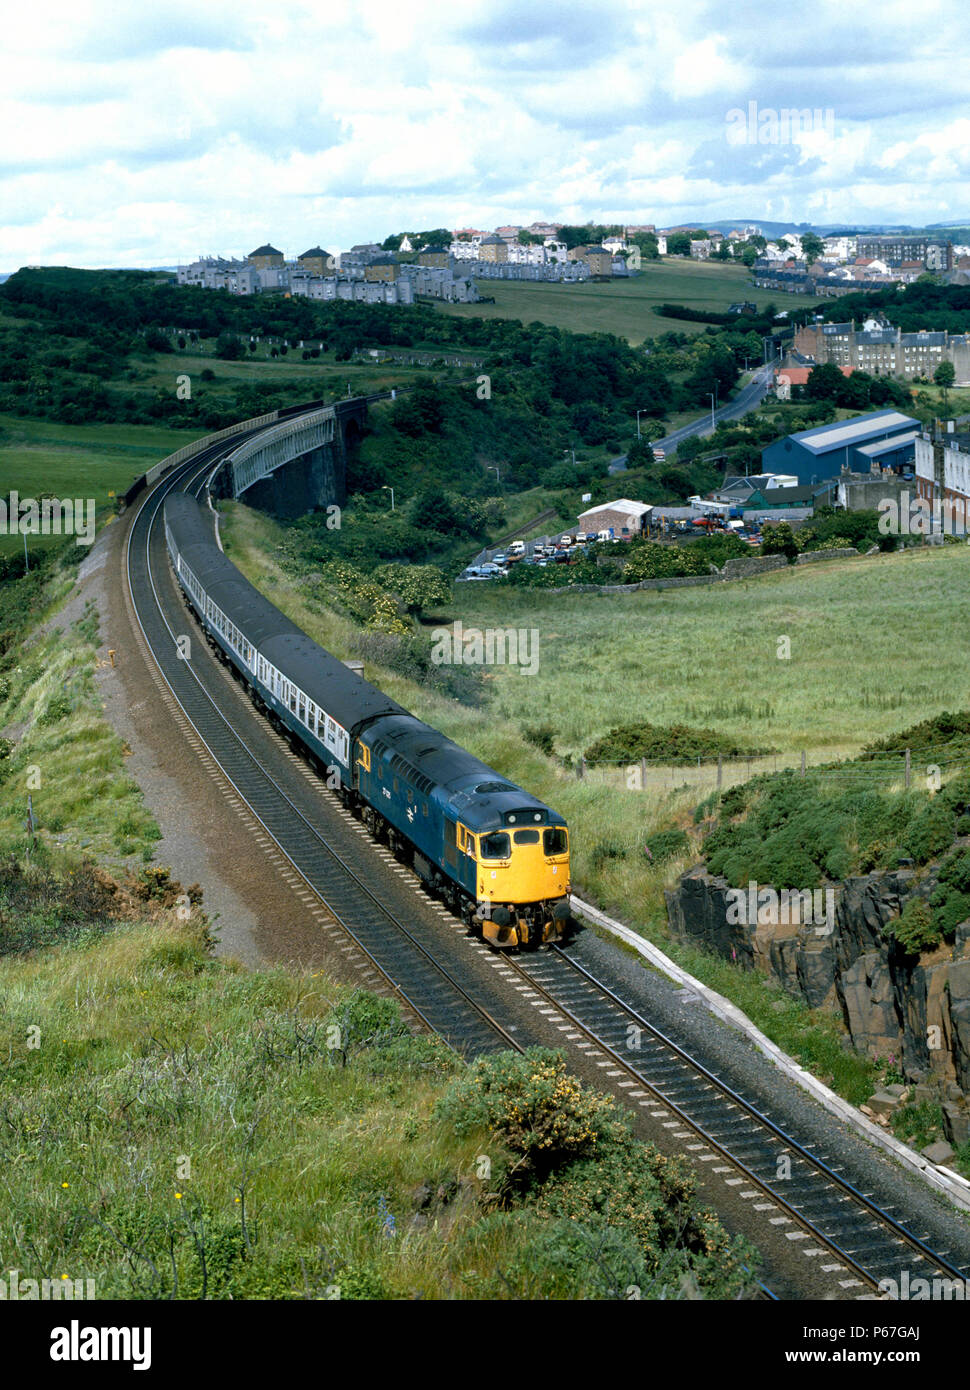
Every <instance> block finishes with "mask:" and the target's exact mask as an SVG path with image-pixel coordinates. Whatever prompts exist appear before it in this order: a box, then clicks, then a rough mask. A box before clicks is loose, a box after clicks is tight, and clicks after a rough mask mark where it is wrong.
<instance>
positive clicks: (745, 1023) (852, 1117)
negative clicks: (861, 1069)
mask: <svg viewBox="0 0 970 1390" xmlns="http://www.w3.org/2000/svg"><path fill="white" fill-rule="evenodd" d="M570 901H571V904H572V908H573V911H574V912H576V913H578V914H579V915H580V916H581V917H587V918H588V919H589V920H590V921H591V922H594V923H595V924H596V925H597V926H598V927H602V928H603V929H604V931H608V932H610V933H611V935H613V936H618V937H619V938H620V940H621V941H625V942H626V944H627V945H628V946H632V947H633V949H634V950H635V951H637V952H638V953H639V954H640V955H641V956H645V957H646V959H647V960H648V961H649V962H650V964H651V965H653V966H655V967H656V968H657V969H658V970H659V971H661V972H662V973H663V974H664V975H666V976H667V977H668V978H669V979H671V980H675V981H676V982H677V984H679V985H682V986H683V987H684V988H685V989H689V990H691V992H692V993H694V994H696V995H698V996H699V997H700V998H701V999H702V1000H703V1001H704V1003H705V1004H706V1005H707V1007H708V1009H710V1011H711V1013H712V1014H715V1015H716V1016H717V1017H718V1018H720V1019H723V1021H724V1022H725V1023H729V1024H731V1025H732V1026H733V1027H735V1028H737V1029H739V1030H740V1031H741V1032H742V1033H744V1034H746V1035H747V1037H749V1038H750V1039H751V1041H752V1042H753V1043H754V1045H755V1046H756V1047H757V1048H758V1050H759V1051H760V1052H762V1053H764V1055H765V1056H766V1057H767V1058H768V1060H769V1061H771V1062H773V1063H774V1065H775V1066H776V1067H777V1068H778V1069H779V1071H783V1072H784V1073H785V1075H786V1076H788V1077H790V1078H791V1080H792V1081H795V1082H796V1083H797V1084H798V1085H799V1086H801V1088H802V1090H804V1091H808V1092H809V1094H810V1095H812V1096H814V1098H815V1099H816V1100H817V1101H818V1102H819V1103H820V1104H821V1105H823V1106H824V1107H825V1109H826V1110H828V1111H829V1112H830V1113H831V1114H833V1115H835V1116H836V1118H837V1119H839V1120H842V1121H843V1122H845V1123H848V1124H851V1125H853V1126H854V1127H855V1128H856V1129H857V1130H859V1132H860V1133H861V1134H863V1135H865V1137H866V1138H867V1139H869V1140H871V1141H872V1143H874V1144H878V1145H879V1147H880V1148H882V1149H885V1150H886V1151H887V1152H888V1153H890V1154H892V1156H893V1158H895V1159H897V1160H898V1161H899V1162H900V1163H901V1164H902V1165H903V1166H904V1167H905V1168H909V1169H911V1170H912V1171H913V1172H914V1173H917V1174H918V1175H919V1176H920V1177H921V1178H924V1179H925V1181H926V1182H927V1183H929V1185H930V1187H933V1188H935V1189H936V1191H937V1192H941V1193H942V1194H943V1195H944V1196H945V1197H948V1198H949V1199H950V1201H951V1202H953V1204H954V1205H955V1206H958V1207H962V1209H963V1210H964V1211H970V1182H968V1181H967V1179H966V1178H963V1177H961V1176H960V1174H959V1173H955V1172H953V1170H952V1169H950V1168H938V1167H936V1165H935V1164H933V1163H930V1161H929V1159H928V1158H924V1157H923V1155H922V1154H919V1153H917V1152H916V1150H915V1149H911V1148H910V1147H909V1146H908V1145H907V1144H903V1143H901V1142H900V1140H898V1139H897V1138H896V1137H895V1136H894V1135H892V1134H888V1133H887V1132H886V1131H885V1130H884V1129H883V1128H882V1127H881V1126H880V1125H877V1124H874V1123H873V1122H872V1120H870V1119H868V1118H867V1117H866V1116H865V1115H863V1114H862V1113H861V1111H859V1110H857V1109H856V1108H855V1106H854V1105H850V1104H849V1102H848V1101H847V1100H843V1099H842V1097H841V1096H837V1095H836V1094H835V1092H834V1091H832V1090H830V1089H829V1087H828V1086H826V1085H824V1084H823V1083H822V1082H821V1081H819V1079H818V1077H817V1076H813V1075H812V1073H811V1072H810V1071H807V1070H806V1069H805V1067H803V1066H800V1065H799V1063H798V1062H796V1061H795V1060H794V1058H792V1057H789V1056H788V1054H787V1052H782V1050H781V1048H780V1047H778V1045H777V1044H776V1043H773V1042H772V1041H771V1039H770V1038H768V1037H766V1036H765V1034H764V1033H762V1031H761V1029H760V1028H756V1027H755V1025H754V1024H753V1023H752V1022H751V1020H750V1018H748V1016H747V1014H745V1013H742V1011H741V1010H740V1009H739V1008H738V1007H737V1005H736V1004H732V1003H731V1001H730V1000H729V999H725V998H724V995H723V994H718V993H717V991H716V990H713V989H710V988H709V987H708V986H707V985H704V984H701V982H700V980H697V979H695V978H694V976H693V975H689V974H688V973H687V971H686V970H683V969H682V968H681V967H680V966H679V965H677V964H676V963H675V962H674V961H672V960H671V959H670V957H669V956H665V955H664V953H663V951H661V950H659V949H658V948H657V947H656V946H654V945H653V943H652V942H650V941H647V940H646V939H645V938H644V937H642V936H640V934H639V933H638V932H635V931H632V930H631V928H630V927H625V926H624V925H623V923H622V922H617V921H615V920H614V919H613V918H612V917H607V915H606V913H605V912H601V911H600V910H599V908H596V907H592V906H591V905H590V904H589V903H584V902H582V901H581V900H580V899H579V898H576V897H573V898H571V899H570Z"/></svg>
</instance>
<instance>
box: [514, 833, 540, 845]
mask: <svg viewBox="0 0 970 1390" xmlns="http://www.w3.org/2000/svg"><path fill="white" fill-rule="evenodd" d="M512 839H513V840H514V841H515V843H516V844H517V845H537V844H538V843H539V832H538V830H517V831H516V832H515V834H514V835H513V836H512Z"/></svg>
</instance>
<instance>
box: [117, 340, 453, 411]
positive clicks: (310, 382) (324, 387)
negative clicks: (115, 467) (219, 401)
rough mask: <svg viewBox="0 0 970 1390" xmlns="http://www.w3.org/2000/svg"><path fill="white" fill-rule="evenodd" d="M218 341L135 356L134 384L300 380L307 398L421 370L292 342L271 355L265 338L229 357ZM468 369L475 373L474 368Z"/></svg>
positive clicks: (361, 388) (394, 380)
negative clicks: (340, 356)
mask: <svg viewBox="0 0 970 1390" xmlns="http://www.w3.org/2000/svg"><path fill="white" fill-rule="evenodd" d="M214 347H215V343H214V341H211V342H209V343H203V344H201V348H202V350H201V351H199V347H198V346H197V345H193V348H192V349H188V348H187V349H186V350H185V351H184V352H174V353H167V352H160V353H154V354H152V355H151V356H150V357H149V356H148V355H145V356H143V357H142V358H140V359H133V362H132V368H131V370H132V371H133V372H134V373H135V377H134V387H135V390H145V391H151V392H155V391H175V389H176V377H177V376H179V375H180V374H183V373H184V374H185V375H187V376H188V377H189V378H190V380H191V382H192V389H193V391H195V390H196V389H197V388H198V387H199V386H204V387H207V388H208V389H211V390H213V391H217V390H218V389H219V387H220V386H225V385H229V386H232V387H236V386H267V387H273V386H280V385H284V384H288V383H290V382H294V381H297V382H302V383H305V387H306V399H307V400H314V399H316V398H318V397H322V398H324V399H326V400H332V399H334V398H336V399H340V398H341V397H343V396H346V395H347V388H348V387H349V388H350V394H351V395H352V396H365V395H370V394H371V393H373V392H376V391H385V390H387V389H388V388H389V387H391V386H400V385H402V384H406V383H407V381H408V380H409V379H411V378H413V377H414V376H415V375H417V374H418V373H419V372H420V371H421V370H422V369H420V368H416V367H411V366H409V365H408V364H407V363H400V362H398V363H395V362H387V363H379V362H378V363H374V362H366V361H361V362H338V361H337V360H336V358H335V356H334V353H333V352H329V353H323V354H322V355H321V356H320V357H319V358H318V359H316V360H315V361H314V360H311V361H309V362H304V361H303V358H302V354H301V353H300V351H299V349H292V348H291V349H290V351H289V353H288V354H287V355H286V357H271V356H270V353H269V349H268V348H267V347H266V346H265V345H264V344H260V345H259V347H258V349H257V351H256V352H255V353H253V354H251V355H247V356H246V357H245V358H241V359H239V360H238V361H236V362H226V361H224V360H223V359H222V358H220V357H216V356H215V353H214ZM206 369H208V370H209V371H211V372H214V373H215V380H214V381H210V382H202V381H201V374H202V372H203V371H204V370H206ZM425 370H427V369H425ZM438 370H439V371H440V369H438ZM464 374H465V375H469V374H471V369H470V368H469V369H467V370H466V371H465V373H464Z"/></svg>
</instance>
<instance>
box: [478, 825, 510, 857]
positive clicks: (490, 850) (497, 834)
mask: <svg viewBox="0 0 970 1390" xmlns="http://www.w3.org/2000/svg"><path fill="white" fill-rule="evenodd" d="M479 845H480V853H481V857H482V858H483V859H508V857H509V855H510V854H511V852H512V847H511V845H510V843H509V837H508V835H507V834H506V833H505V831H504V830H493V831H492V833H491V834H490V835H483V836H482V838H481V840H480V841H479Z"/></svg>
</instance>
